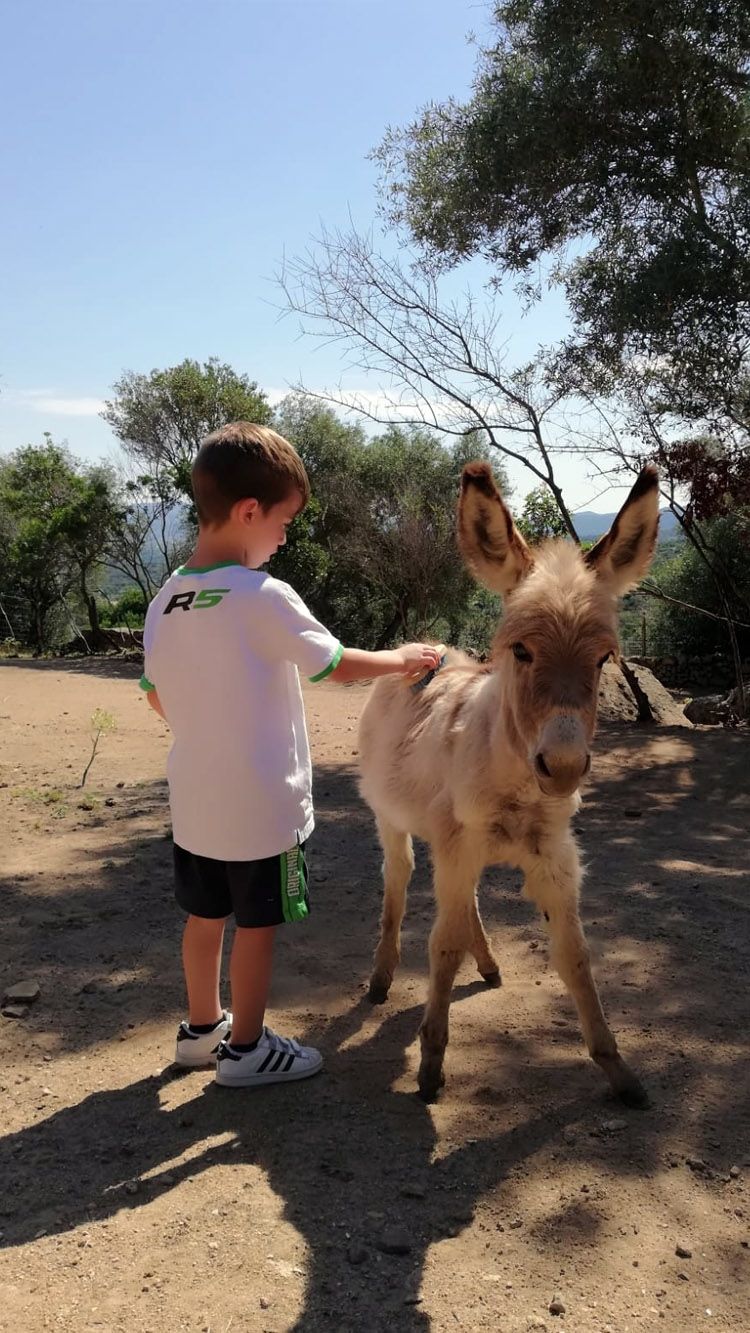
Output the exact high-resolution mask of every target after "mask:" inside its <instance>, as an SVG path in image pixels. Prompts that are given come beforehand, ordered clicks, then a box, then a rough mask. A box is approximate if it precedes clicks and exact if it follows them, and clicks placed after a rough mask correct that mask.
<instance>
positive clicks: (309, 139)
mask: <svg viewBox="0 0 750 1333" xmlns="http://www.w3.org/2000/svg"><path fill="white" fill-rule="evenodd" d="M487 20H488V9H487V6H486V5H484V4H477V3H475V2H472V3H468V2H467V0H400V2H399V3H397V2H396V0H273V2H271V0H200V2H199V0H54V2H51V0H34V3H33V4H30V5H23V4H21V3H14V4H11V5H9V6H7V7H6V8H5V11H4V17H3V27H2V49H1V50H0V103H1V105H0V113H1V114H0V172H1V177H0V179H1V181H2V197H3V199H4V207H3V209H2V211H1V213H0V450H2V451H3V452H7V451H8V450H10V449H13V448H15V447H17V446H18V445H21V444H26V443H29V442H36V441H38V440H40V439H41V437H42V432H43V431H45V430H49V431H51V432H52V433H53V435H54V437H55V438H56V439H67V440H68V442H69V444H70V446H71V448H72V450H73V452H74V453H77V454H78V455H79V456H81V457H86V458H97V457H101V456H104V455H107V454H110V453H111V452H112V450H113V447H114V441H113V438H112V436H111V435H110V432H109V430H108V428H107V427H106V426H105V425H104V423H103V422H101V421H100V420H99V419H98V416H97V411H98V410H99V407H100V404H101V400H102V399H104V398H105V397H106V396H108V394H109V391H110V388H111V385H112V384H113V382H114V381H115V380H116V379H117V378H118V376H119V375H120V373H121V372H122V371H123V370H124V369H129V370H135V371H149V370H151V369H153V368H154V367H163V366H168V365H173V364H175V363H177V362H179V361H181V360H182V359H183V358H184V357H186V356H190V357H195V358H198V359H201V360H202V359H204V358H207V357H209V356H212V355H213V356H218V357H219V358H221V359H222V360H226V361H228V362H230V363H231V364H232V365H234V366H235V367H236V368H237V369H238V370H242V371H244V372H246V373H248V374H249V375H250V376H251V377H252V378H253V379H256V380H257V381H258V382H259V383H260V384H261V386H262V387H264V388H265V389H267V390H269V391H271V392H272V393H274V394H278V393H279V392H280V391H282V390H283V389H284V387H285V385H287V384H289V383H290V382H295V381H297V380H298V379H299V378H301V379H302V380H303V381H304V382H305V383H306V384H308V385H309V386H310V387H312V388H316V389H321V388H323V387H325V386H326V385H333V384H335V383H336V381H337V379H338V376H339V361H338V354H337V353H336V352H335V351H328V352H320V351H318V350H316V349H315V345H314V343H313V342H312V341H309V340H306V339H303V340H299V338H298V336H297V327H296V325H295V323H294V321H293V320H284V321H279V318H278V313H277V310H276V309H275V308H274V306H275V305H276V304H278V302H279V300H280V295H279V293H278V291H277V289H276V288H275V286H274V283H273V275H274V273H275V272H276V271H277V270H278V266H279V262H280V260H281V257H282V255H283V253H284V252H285V251H286V252H287V253H288V254H294V253H298V252H299V251H301V250H303V249H304V248H305V246H306V245H307V244H308V243H309V241H310V239H311V237H313V236H314V235H315V233H316V232H317V231H318V229H319V226H320V224H321V223H326V224H327V225H329V226H334V227H335V226H337V225H345V224H346V222H347V217H348V215H349V214H351V215H352V217H353V218H354V220H355V222H356V223H358V224H359V225H362V226H367V225H368V224H369V223H370V222H371V221H372V219H373V216H374V209H375V194H374V184H375V175H376V173H375V167H374V166H373V164H372V163H371V162H369V161H368V160H367V153H368V151H369V150H370V149H371V148H372V147H374V146H375V145H376V144H377V143H378V142H379V140H380V139H381V138H382V135H383V132H384V130H385V128H386V127H387V126H388V125H389V124H392V125H401V124H404V123H406V122H408V121H409V120H410V119H411V118H412V116H413V114H414V112H415V111H416V109H417V108H418V107H419V106H420V105H422V104H424V103H425V102H426V101H428V100H431V99H434V100H442V99H443V98H445V97H447V96H449V95H451V94H452V95H454V96H456V97H459V98H461V97H462V96H464V95H465V94H466V93H467V92H468V90H469V87H470V82H471V75H472V70H473V66H474V59H475V52H474V50H473V49H472V47H471V46H470V45H469V44H468V43H467V41H466V35H467V33H468V32H469V31H470V30H473V31H475V32H476V33H477V35H478V36H479V37H481V35H482V33H483V31H485V30H486V25H487ZM561 327H562V325H561V315H560V303H559V302H554V303H552V304H551V305H550V306H548V307H547V308H546V314H543V317H542V325H540V324H539V321H538V320H537V322H536V324H535V325H534V328H533V329H530V328H528V327H526V326H524V325H523V324H522V322H521V321H520V317H519V316H518V315H517V313H516V312H515V311H514V310H510V311H509V323H508V329H507V332H508V334H510V335H512V337H513V344H514V347H517V348H518V349H520V351H521V354H522V355H526V354H528V353H529V351H530V350H532V349H533V345H534V341H535V338H536V336H537V334H536V331H537V330H538V329H540V328H541V330H542V332H541V336H543V337H544V338H545V339H549V338H550V337H552V336H553V335H554V334H555V333H557V332H559V330H560V328H561ZM363 387H367V388H368V389H369V390H371V391H373V390H374V389H375V388H376V386H375V385H372V384H369V385H367V384H365V383H363ZM566 471H567V472H568V474H569V481H568V486H569V495H570V500H571V502H573V503H574V504H581V503H587V502H588V501H589V500H590V499H591V497H592V496H593V495H595V493H596V490H597V489H598V488H597V487H596V486H595V485H594V486H592V485H591V484H589V483H587V482H586V481H585V480H584V478H583V472H582V470H581V469H580V465H577V468H576V467H569V468H568V469H566ZM519 489H520V490H521V493H523V490H525V489H528V485H527V484H526V483H525V482H523V483H521V484H520V487H519ZM595 507H596V506H595ZM598 507H599V508H609V507H611V505H610V498H609V497H608V498H607V500H606V502H603V503H602V504H600V505H599V506H598Z"/></svg>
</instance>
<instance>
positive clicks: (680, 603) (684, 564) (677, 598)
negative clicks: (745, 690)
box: [650, 516, 750, 660]
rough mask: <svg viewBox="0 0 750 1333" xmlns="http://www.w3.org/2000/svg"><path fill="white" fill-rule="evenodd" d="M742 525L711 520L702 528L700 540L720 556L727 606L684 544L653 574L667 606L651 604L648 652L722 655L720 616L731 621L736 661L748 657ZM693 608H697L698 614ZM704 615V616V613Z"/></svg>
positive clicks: (736, 519) (749, 619)
mask: <svg viewBox="0 0 750 1333" xmlns="http://www.w3.org/2000/svg"><path fill="white" fill-rule="evenodd" d="M749 535H750V532H749V530H748V526H747V522H746V520H744V519H743V517H742V516H732V517H725V518H718V519H714V520H713V521H712V522H710V523H707V524H706V533H705V536H706V539H707V540H708V541H710V543H711V545H712V547H713V548H715V549H717V550H719V551H720V552H721V559H722V565H723V567H724V569H725V571H726V587H727V588H729V589H733V590H734V592H733V594H732V593H731V592H730V594H729V596H730V600H729V602H728V604H727V600H726V598H722V597H721V596H720V595H719V592H718V591H717V586H716V581H715V579H714V577H713V575H712V571H711V568H710V566H708V565H707V564H706V561H705V560H704V559H703V558H702V557H701V555H700V553H699V551H697V550H696V549H695V547H694V546H691V545H689V544H687V543H686V544H685V545H684V546H683V547H682V549H681V550H680V551H679V552H678V553H677V554H676V555H674V557H673V559H672V560H670V561H669V562H668V563H666V564H665V565H663V566H661V568H659V569H658V570H657V571H656V575H655V578H654V582H655V583H656V584H657V585H658V588H659V590H660V591H661V593H663V594H664V595H665V596H666V597H667V598H670V599H672V600H671V601H663V602H660V601H657V602H656V604H655V609H654V610H653V613H652V623H651V627H650V634H651V642H652V647H653V650H654V651H655V652H659V653H667V654H671V653H682V654H685V655H686V656H703V655H707V654H709V653H720V654H726V653H727V649H728V641H727V633H726V620H725V617H726V614H727V612H729V614H731V615H733V616H735V617H736V622H737V623H736V636H737V648H738V653H739V656H740V658H744V659H745V660H747V658H748V657H750V629H748V628H747V626H748V624H749V623H750V616H748V610H747V608H748V606H750V560H749V559H748V536H749ZM695 608H700V612H702V614H701V613H699V611H697V610H696V609H695ZM706 611H707V612H709V614H708V615H706V614H705V612H706Z"/></svg>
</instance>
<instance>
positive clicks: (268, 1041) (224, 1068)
mask: <svg viewBox="0 0 750 1333" xmlns="http://www.w3.org/2000/svg"><path fill="white" fill-rule="evenodd" d="M322 1067H323V1056H322V1055H321V1054H320V1051H316V1050H315V1048H314V1047H313V1046H300V1044H299V1042H298V1041H294V1039H293V1038H292V1037H279V1036H277V1034H276V1033H275V1032H272V1031H271V1029H270V1028H264V1029H263V1031H262V1032H261V1034H260V1037H259V1039H258V1045H257V1046H256V1047H255V1050H253V1051H234V1050H232V1047H231V1044H230V1043H229V1042H228V1041H223V1042H222V1043H221V1046H220V1047H219V1050H218V1052H217V1056H216V1082H217V1083H220V1084H221V1085H222V1087H225V1088H254V1087H256V1086H257V1087H260V1086H261V1084H264V1083H288V1082H290V1081H291V1080H292V1079H296V1078H310V1077H311V1075H312V1074H317V1072H318V1070H319V1069H322Z"/></svg>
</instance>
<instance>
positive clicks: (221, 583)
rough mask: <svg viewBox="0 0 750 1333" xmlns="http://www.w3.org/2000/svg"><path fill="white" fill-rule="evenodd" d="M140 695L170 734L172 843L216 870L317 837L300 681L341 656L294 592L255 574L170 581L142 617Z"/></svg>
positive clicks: (182, 576)
mask: <svg viewBox="0 0 750 1333" xmlns="http://www.w3.org/2000/svg"><path fill="white" fill-rule="evenodd" d="M143 637H144V648H145V663H144V675H143V678H142V680H141V685H142V687H143V688H144V689H146V690H148V689H156V690H157V691H158V694H159V699H160V701H161V704H162V707H163V709H164V712H165V714H166V716H167V720H168V722H169V726H170V729H171V732H172V737H173V742H172V748H171V750H170V752H169V759H168V761H167V777H168V779H169V803H170V807H171V812H172V829H173V833H174V840H175V842H176V843H177V844H178V845H179V846H180V847H184V848H185V850H186V851H189V852H194V853H197V854H198V855H199V856H210V857H213V858H214V859H216V860H220V861H256V860H260V859H261V858H262V857H266V856H275V855H277V853H279V852H284V851H287V850H288V849H289V848H291V847H293V846H294V845H295V843H296V842H303V841H304V840H305V838H307V837H309V835H310V834H311V832H312V830H313V825H314V819H313V807H312V768H311V764H310V749H309V745H308V740H307V728H306V726H305V713H304V708H303V704H302V692H301V690H300V682H299V674H298V671H297V668H298V667H299V669H300V670H301V671H302V672H303V673H304V674H305V675H306V676H308V677H309V678H310V679H311V680H322V679H323V677H324V676H327V675H329V673H330V672H331V671H333V670H334V668H335V667H336V666H338V663H339V661H340V660H341V655H342V653H343V648H342V647H341V645H340V644H339V642H338V640H337V639H335V638H334V637H333V635H332V634H329V632H328V630H327V629H325V628H324V627H323V625H321V624H320V623H319V622H318V621H317V620H316V619H315V617H314V616H313V615H312V614H311V613H310V612H309V611H308V609H307V607H306V606H305V604H304V602H303V601H301V599H300V598H299V597H298V596H297V594H296V593H295V592H294V591H293V589H292V588H290V587H289V586H288V584H286V583H281V582H279V580H278V579H273V578H271V577H270V576H269V575H268V574H264V573H262V572H261V571H260V570H257V569H245V567H244V566H243V565H234V564H225V565H213V566H211V567H210V568H208V569H199V570H195V569H182V570H178V571H177V572H176V573H175V574H173V575H172V576H171V578H169V579H168V580H167V582H166V583H165V584H164V587H163V588H161V589H160V591H159V592H158V593H157V595H156V597H155V598H154V600H153V602H152V603H151V605H150V606H149V608H148V613H147V615H146V627H145V631H144V636H143Z"/></svg>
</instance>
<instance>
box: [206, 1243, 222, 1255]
mask: <svg viewBox="0 0 750 1333" xmlns="http://www.w3.org/2000/svg"><path fill="white" fill-rule="evenodd" d="M208 1248H209V1250H211V1252H212V1253H213V1254H215V1253H216V1251H217V1250H218V1248H219V1242H218V1240H210V1241H209V1242H208Z"/></svg>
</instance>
